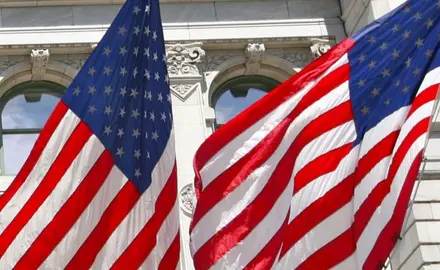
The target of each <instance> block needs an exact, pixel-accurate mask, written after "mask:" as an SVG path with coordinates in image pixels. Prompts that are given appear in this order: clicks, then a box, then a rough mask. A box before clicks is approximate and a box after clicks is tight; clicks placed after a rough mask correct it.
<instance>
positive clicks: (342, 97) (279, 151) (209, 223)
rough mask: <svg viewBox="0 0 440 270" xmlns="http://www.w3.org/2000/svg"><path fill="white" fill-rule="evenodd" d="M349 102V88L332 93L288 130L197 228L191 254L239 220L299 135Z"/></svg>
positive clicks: (194, 232)
mask: <svg viewBox="0 0 440 270" xmlns="http://www.w3.org/2000/svg"><path fill="white" fill-rule="evenodd" d="M348 99H349V93H348V88H347V84H343V85H341V86H340V87H338V88H336V89H335V90H333V91H331V92H330V93H328V94H327V95H325V96H324V97H322V98H321V99H320V100H318V101H316V102H315V103H313V104H312V105H311V106H310V107H308V108H307V109H305V110H304V112H303V113H301V114H300V115H299V116H298V117H297V118H296V119H295V120H294V121H293V122H292V123H291V124H290V126H289V128H288V129H287V131H286V133H285V134H284V138H283V140H281V143H280V145H279V146H278V147H277V148H276V149H275V152H274V153H273V154H272V156H270V158H269V159H268V160H267V161H266V162H265V163H264V165H263V166H261V167H259V168H257V169H256V170H254V171H253V172H252V173H251V174H250V175H249V176H248V177H247V178H246V179H245V180H244V181H243V182H242V183H241V185H240V186H238V187H237V188H236V189H235V190H233V191H232V192H231V193H230V194H228V196H226V197H225V198H223V199H222V200H221V201H220V202H218V203H217V204H216V205H215V206H214V207H212V208H211V209H210V210H209V211H208V212H207V213H206V214H205V215H204V216H203V217H202V218H201V219H200V221H199V222H198V223H197V225H196V226H195V227H194V229H193V231H192V233H191V235H192V239H191V250H192V252H194V253H195V252H196V251H197V250H199V248H200V247H201V246H202V245H203V244H205V243H206V242H207V241H208V240H209V239H210V238H211V237H212V236H213V235H215V234H216V233H217V232H218V231H219V230H221V229H222V228H224V227H225V226H226V225H227V224H228V223H230V222H231V221H232V220H233V219H234V218H236V217H237V216H238V215H239V214H240V213H241V212H242V211H243V210H244V209H245V208H246V207H247V206H248V205H249V204H250V203H252V201H253V200H254V199H255V198H256V197H257V196H258V194H259V193H260V192H261V190H262V189H263V188H264V186H265V185H266V183H267V181H268V180H269V178H270V177H271V176H272V173H273V172H274V170H275V169H276V167H277V164H278V162H279V161H280V160H281V159H282V158H283V156H284V155H285V153H286V152H287V150H288V148H289V147H290V145H291V144H292V143H293V141H294V140H295V138H296V137H297V135H298V134H299V133H300V132H301V131H302V130H303V128H304V127H305V126H307V125H308V124H309V123H310V122H311V121H313V120H314V119H316V118H317V117H319V116H320V115H321V114H322V113H324V112H327V111H329V110H331V109H333V108H334V107H336V106H338V105H340V104H341V103H343V102H345V101H346V100H348Z"/></svg>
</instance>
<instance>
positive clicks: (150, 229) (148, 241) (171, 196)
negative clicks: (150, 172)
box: [111, 165, 177, 270]
mask: <svg viewBox="0 0 440 270" xmlns="http://www.w3.org/2000/svg"><path fill="white" fill-rule="evenodd" d="M176 198H177V171H176V165H174V168H173V171H172V173H171V175H170V178H169V179H168V181H167V183H166V184H165V186H164V187H163V189H162V191H161V192H160V194H159V196H158V198H157V200H156V203H155V204H154V215H153V216H152V217H151V218H150V220H148V222H147V223H146V224H145V226H144V228H142V230H141V231H140V232H139V234H138V235H137V236H136V238H135V239H134V240H133V241H132V242H131V244H130V245H129V246H128V247H127V249H126V250H125V251H124V253H122V254H121V256H120V257H119V258H118V259H117V260H116V262H115V263H114V264H113V266H112V267H111V269H113V270H117V269H121V270H128V269H138V268H139V267H140V266H141V265H142V263H143V262H144V261H145V259H146V258H147V257H148V255H149V254H150V252H151V251H152V250H153V248H154V247H155V246H156V243H157V233H158V232H159V229H160V227H161V226H162V224H163V222H164V221H165V219H166V218H167V216H168V215H169V214H170V212H171V211H172V209H173V206H174V205H175V203H176Z"/></svg>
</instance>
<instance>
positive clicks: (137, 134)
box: [131, 129, 141, 139]
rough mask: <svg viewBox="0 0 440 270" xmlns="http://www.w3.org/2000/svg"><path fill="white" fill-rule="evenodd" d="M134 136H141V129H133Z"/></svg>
mask: <svg viewBox="0 0 440 270" xmlns="http://www.w3.org/2000/svg"><path fill="white" fill-rule="evenodd" d="M131 136H133V137H136V139H137V138H138V137H139V136H141V133H140V132H139V129H133V135H131Z"/></svg>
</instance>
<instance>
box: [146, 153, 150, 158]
mask: <svg viewBox="0 0 440 270" xmlns="http://www.w3.org/2000/svg"><path fill="white" fill-rule="evenodd" d="M147 158H148V159H150V152H148V151H147Z"/></svg>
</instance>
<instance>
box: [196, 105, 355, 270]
mask: <svg viewBox="0 0 440 270" xmlns="http://www.w3.org/2000/svg"><path fill="white" fill-rule="evenodd" d="M340 106H342V107H344V106H345V105H343V104H342V105H340ZM339 112H340V111H339V109H338V107H335V108H333V109H332V110H330V111H328V112H326V113H324V114H323V115H322V116H321V117H319V118H317V119H315V120H313V121H312V122H310V124H309V125H307V126H306V127H305V128H304V129H303V130H302V131H301V132H300V134H299V135H298V137H297V138H296V139H295V141H294V142H293V143H292V145H291V146H290V147H289V149H288V150H287V153H286V154H285V155H284V156H283V158H282V159H281V160H280V162H279V163H278V165H277V167H276V169H275V171H274V172H273V174H272V176H271V177H270V179H269V180H268V183H267V184H266V186H265V187H264V188H263V190H262V191H261V192H260V194H259V195H258V196H257V197H256V198H255V199H254V201H253V202H252V203H251V204H250V205H248V206H247V207H246V209H244V210H243V211H242V212H241V213H240V214H239V215H238V216H237V217H236V218H235V219H234V220H232V221H231V222H230V223H228V224H227V225H226V226H225V227H224V228H222V229H221V230H219V231H218V232H217V233H216V234H215V235H214V236H213V237H212V238H211V239H209V240H208V241H207V242H206V243H205V244H204V245H203V246H202V247H200V249H199V250H198V251H197V252H196V253H195V254H194V261H195V265H196V267H197V268H200V269H205V268H209V267H210V266H211V265H213V264H215V263H216V262H217V261H218V260H219V259H220V258H221V257H223V256H224V255H225V254H226V253H227V252H228V251H229V250H231V249H232V248H233V247H234V246H236V245H237V244H238V243H239V242H240V241H242V240H243V239H244V238H245V237H246V236H247V235H248V234H249V233H250V232H251V231H252V230H253V229H254V228H255V227H256V226H257V225H258V224H259V223H260V222H261V220H262V219H263V218H264V217H265V216H266V215H267V214H268V213H269V211H270V210H271V209H272V207H273V205H274V204H275V202H276V200H277V199H279V196H280V195H281V193H282V192H283V191H284V190H285V188H286V187H287V185H288V183H289V181H290V177H291V174H292V170H293V165H294V164H295V161H296V158H297V157H298V154H299V153H300V151H301V150H302V148H303V147H304V146H305V145H307V144H308V143H310V142H311V141H313V140H314V139H315V138H317V137H319V136H320V135H321V134H323V133H325V132H327V131H329V130H331V129H333V128H335V127H336V126H339V125H341V123H343V122H346V121H349V120H350V119H351V117H347V114H339ZM329 115H331V116H332V117H331V118H332V119H333V121H331V122H329V121H328V118H327V116H329ZM217 192H219V190H217ZM220 193H221V192H220ZM204 195H205V194H203V196H204ZM199 203H200V202H198V205H199ZM287 214H288V213H286V215H287Z"/></svg>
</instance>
